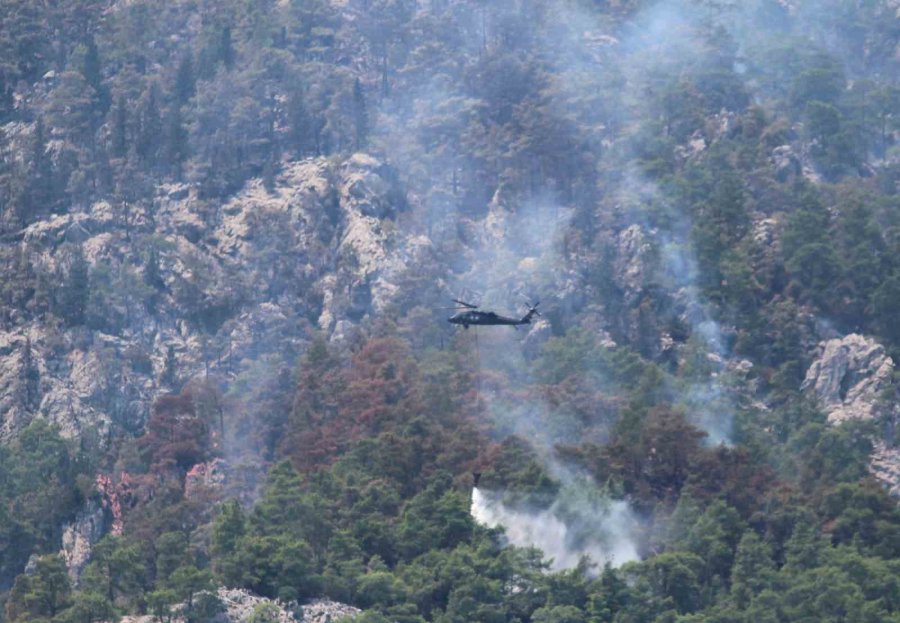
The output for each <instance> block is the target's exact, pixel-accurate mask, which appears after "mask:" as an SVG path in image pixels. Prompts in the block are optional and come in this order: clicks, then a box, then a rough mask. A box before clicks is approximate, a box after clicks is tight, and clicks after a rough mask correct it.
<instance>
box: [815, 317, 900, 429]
mask: <svg viewBox="0 0 900 623" xmlns="http://www.w3.org/2000/svg"><path fill="white" fill-rule="evenodd" d="M893 371H894V362H893V360H892V359H891V358H890V357H888V355H887V354H886V353H885V351H884V347H883V346H882V345H881V344H879V343H878V342H876V341H875V340H873V339H871V338H867V337H864V336H862V335H857V334H855V333H852V334H850V335H847V336H845V337H843V338H840V339H833V340H827V341H824V342H822V343H821V344H819V350H818V353H817V355H816V358H815V360H814V361H813V362H812V364H811V365H810V367H809V369H808V370H807V371H806V378H805V379H804V380H803V384H802V385H801V389H802V390H803V391H806V392H808V393H810V394H812V395H815V397H816V398H817V399H818V400H819V404H821V405H822V408H823V409H824V410H825V413H826V414H827V415H828V421H829V422H831V423H832V424H839V423H840V422H843V421H845V420H869V419H872V418H874V417H876V416H877V415H879V409H880V408H881V405H880V402H881V398H882V393H883V392H884V391H885V390H886V389H888V388H889V387H890V386H891V376H892V374H893Z"/></svg>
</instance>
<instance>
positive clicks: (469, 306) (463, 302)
mask: <svg viewBox="0 0 900 623" xmlns="http://www.w3.org/2000/svg"><path fill="white" fill-rule="evenodd" d="M451 300H452V301H453V302H454V303H459V304H460V305H462V306H463V307H468V308H469V309H478V305H472V304H471V303H466V302H465V301H460V300H459V299H451Z"/></svg>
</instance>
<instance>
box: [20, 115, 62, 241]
mask: <svg viewBox="0 0 900 623" xmlns="http://www.w3.org/2000/svg"><path fill="white" fill-rule="evenodd" d="M28 167H29V169H28V178H27V179H28V181H27V183H26V191H25V192H26V198H25V202H24V204H23V205H22V208H23V210H25V212H24V213H23V214H20V215H19V221H20V222H21V223H22V224H26V223H29V222H31V220H32V219H33V218H34V217H35V216H38V215H41V214H46V213H48V212H50V211H51V210H52V209H53V204H54V195H55V193H54V182H55V180H54V171H53V162H52V160H51V159H50V154H48V153H47V140H46V137H45V135H44V120H43V119H42V118H41V117H38V120H37V121H36V122H35V124H34V133H33V134H32V137H31V145H30V148H29V150H28Z"/></svg>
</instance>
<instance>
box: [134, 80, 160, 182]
mask: <svg viewBox="0 0 900 623" xmlns="http://www.w3.org/2000/svg"><path fill="white" fill-rule="evenodd" d="M161 143H162V118H161V116H160V111H159V94H158V93H157V88H156V85H155V84H154V85H151V86H150V88H149V89H148V91H147V93H146V94H145V95H144V102H143V105H142V106H141V116H140V129H139V131H138V136H137V141H136V144H137V153H138V155H139V156H140V157H141V159H142V160H144V161H145V162H147V163H148V164H150V165H151V166H153V165H155V164H156V162H157V159H158V158H159V149H160V145H161Z"/></svg>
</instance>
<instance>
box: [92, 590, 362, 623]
mask: <svg viewBox="0 0 900 623" xmlns="http://www.w3.org/2000/svg"><path fill="white" fill-rule="evenodd" d="M217 596H218V598H219V601H220V602H221V603H222V606H223V608H224V610H223V612H222V614H220V615H219V616H217V617H216V618H215V619H213V623H247V622H248V621H250V620H251V617H252V616H253V614H254V613H259V612H260V611H261V610H263V609H265V611H266V613H267V614H269V615H271V617H272V619H271V620H274V621H277V623H339V622H340V621H350V620H351V619H353V618H354V617H355V616H356V615H358V614H359V613H360V612H361V610H359V608H354V607H353V606H348V605H346V604H342V603H339V602H336V601H328V600H316V601H312V602H310V603H308V604H304V605H302V606H298V605H296V604H285V603H282V602H280V601H273V600H271V599H266V598H265V597H260V596H258V595H254V594H253V593H250V592H249V591H246V590H243V589H236V588H220V589H218V591H217ZM178 609H179V607H178V606H175V608H174V610H175V611H176V612H177V611H178ZM266 620H267V621H268V620H270V619H266ZM156 622H157V618H156V617H153V616H127V617H124V618H122V619H121V620H120V621H119V623H156ZM109 623H112V622H109ZM172 623H184V618H183V617H179V616H175V617H173V618H172Z"/></svg>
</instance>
